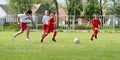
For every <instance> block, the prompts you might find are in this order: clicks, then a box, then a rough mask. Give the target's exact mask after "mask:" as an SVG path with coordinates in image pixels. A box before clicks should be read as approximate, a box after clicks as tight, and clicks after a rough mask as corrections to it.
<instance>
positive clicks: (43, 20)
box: [42, 16, 45, 24]
mask: <svg viewBox="0 0 120 60" xmlns="http://www.w3.org/2000/svg"><path fill="white" fill-rule="evenodd" d="M42 23H43V24H45V17H44V16H43V18H42Z"/></svg>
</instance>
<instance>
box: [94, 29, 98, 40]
mask: <svg viewBox="0 0 120 60" xmlns="http://www.w3.org/2000/svg"><path fill="white" fill-rule="evenodd" d="M98 32H99V31H98V29H97V30H95V32H94V34H95V38H96V39H97V34H98Z"/></svg>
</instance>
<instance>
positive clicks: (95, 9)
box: [84, 0, 101, 16]
mask: <svg viewBox="0 0 120 60" xmlns="http://www.w3.org/2000/svg"><path fill="white" fill-rule="evenodd" d="M100 9H101V8H100V4H99V2H98V0H88V2H87V3H86V4H85V6H84V14H85V15H89V16H91V15H93V14H100V11H101V10H100Z"/></svg>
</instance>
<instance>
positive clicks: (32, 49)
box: [0, 32, 120, 60]
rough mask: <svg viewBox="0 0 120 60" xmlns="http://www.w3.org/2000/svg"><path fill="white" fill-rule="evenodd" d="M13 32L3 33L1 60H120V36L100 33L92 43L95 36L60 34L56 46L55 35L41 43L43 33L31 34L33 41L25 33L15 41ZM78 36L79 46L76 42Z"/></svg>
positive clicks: (0, 51) (1, 38)
mask: <svg viewBox="0 0 120 60" xmlns="http://www.w3.org/2000/svg"><path fill="white" fill-rule="evenodd" d="M13 33H15V32H0V60H120V33H99V36H98V39H95V40H94V41H90V40H89V37H90V35H91V33H77V32H71V33H70V32H58V35H57V38H56V39H57V42H56V43H55V42H53V41H51V37H52V34H50V35H49V36H48V37H46V39H45V40H44V42H43V43H40V42H39V36H40V35H41V32H31V34H30V36H31V40H32V41H31V42H26V41H25V37H24V36H25V33H24V34H22V35H20V36H19V37H17V38H16V39H15V40H14V41H12V40H11V35H12V34H13ZM75 37H79V38H80V43H79V44H74V43H73V39H74V38H75Z"/></svg>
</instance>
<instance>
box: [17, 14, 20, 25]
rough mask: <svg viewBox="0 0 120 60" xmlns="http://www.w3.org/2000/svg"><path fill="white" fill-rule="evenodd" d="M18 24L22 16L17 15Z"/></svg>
mask: <svg viewBox="0 0 120 60" xmlns="http://www.w3.org/2000/svg"><path fill="white" fill-rule="evenodd" d="M17 21H18V24H20V17H19V16H18V15H17Z"/></svg>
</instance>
